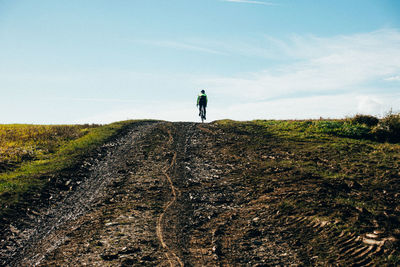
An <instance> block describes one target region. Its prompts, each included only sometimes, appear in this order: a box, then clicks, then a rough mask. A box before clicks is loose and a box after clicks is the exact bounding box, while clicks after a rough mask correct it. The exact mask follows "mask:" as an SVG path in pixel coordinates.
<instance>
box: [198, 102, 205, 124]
mask: <svg viewBox="0 0 400 267" xmlns="http://www.w3.org/2000/svg"><path fill="white" fill-rule="evenodd" d="M199 116H200V118H201V123H204V121H205V120H206V107H205V106H200V114H199Z"/></svg>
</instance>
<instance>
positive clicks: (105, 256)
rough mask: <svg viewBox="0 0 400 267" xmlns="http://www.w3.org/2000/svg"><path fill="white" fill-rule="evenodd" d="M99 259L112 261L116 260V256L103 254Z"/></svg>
mask: <svg viewBox="0 0 400 267" xmlns="http://www.w3.org/2000/svg"><path fill="white" fill-rule="evenodd" d="M100 257H101V258H102V259H103V260H105V261H112V260H116V259H118V254H103V255H100Z"/></svg>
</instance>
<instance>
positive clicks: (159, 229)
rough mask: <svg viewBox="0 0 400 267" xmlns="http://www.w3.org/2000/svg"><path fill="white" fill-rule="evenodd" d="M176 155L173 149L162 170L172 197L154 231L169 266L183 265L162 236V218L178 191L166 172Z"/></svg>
mask: <svg viewBox="0 0 400 267" xmlns="http://www.w3.org/2000/svg"><path fill="white" fill-rule="evenodd" d="M167 132H168V135H169V140H168V144H172V142H173V140H174V139H173V137H172V134H171V131H169V130H167ZM176 157H177V152H176V151H175V152H174V156H173V158H172V160H171V163H170V165H169V166H168V167H166V168H165V169H163V170H162V172H163V174H164V176H165V177H166V178H167V180H168V183H169V185H170V187H171V194H172V199H171V200H170V201H169V202H168V203H167V205H166V206H165V208H164V210H163V212H162V213H161V215H160V217H159V218H158V220H157V227H156V232H157V237H158V239H159V241H160V243H161V246H162V247H163V248H164V249H165V250H167V252H165V256H166V257H167V259H168V262H169V264H170V266H177V264H176V263H178V264H179V266H181V267H183V266H184V264H183V262H182V261H181V259H180V258H179V257H178V256H177V255H176V253H175V252H173V251H172V249H171V248H170V247H168V245H167V244H166V243H165V241H164V237H163V227H162V224H163V219H164V215H165V213H166V212H167V211H168V209H169V208H170V207H171V206H172V205H173V204H174V203H175V202H176V196H177V191H178V189H177V188H176V187H175V186H174V184H173V182H172V179H171V177H170V176H169V174H168V171H169V170H170V169H172V168H173V166H174V165H175V163H176Z"/></svg>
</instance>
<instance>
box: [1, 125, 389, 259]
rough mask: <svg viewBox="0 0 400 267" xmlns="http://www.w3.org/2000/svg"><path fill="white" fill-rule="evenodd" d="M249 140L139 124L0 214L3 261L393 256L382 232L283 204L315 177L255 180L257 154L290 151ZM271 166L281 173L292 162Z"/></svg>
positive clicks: (199, 128)
mask: <svg viewBox="0 0 400 267" xmlns="http://www.w3.org/2000/svg"><path fill="white" fill-rule="evenodd" d="M249 138H250V137H249V136H246V135H245V134H241V133H230V132H226V131H224V130H223V129H222V128H220V127H217V126H216V125H214V124H194V123H167V122H153V123H150V122H149V123H136V124H133V125H132V127H131V128H130V130H129V131H128V132H127V133H125V134H124V135H121V136H119V137H118V138H116V140H114V141H112V142H109V143H108V144H106V145H104V146H103V147H101V148H100V149H99V151H98V152H97V154H96V155H91V156H90V157H88V158H87V159H86V160H85V161H84V162H82V164H81V166H79V167H77V168H76V169H74V170H66V171H65V173H62V174H60V176H59V177H56V178H54V177H53V178H51V179H52V181H53V180H54V182H53V183H51V185H52V187H51V188H50V187H49V188H48V192H44V193H43V194H42V195H40V196H37V197H36V200H34V201H33V202H32V203H35V205H36V208H35V209H33V208H32V207H33V205H26V206H24V207H21V208H20V209H19V210H18V211H16V212H15V213H14V215H13V216H10V218H8V219H7V220H3V221H2V224H1V225H2V235H1V244H0V264H1V265H4V266H35V265H37V266H74V265H75V266H82V265H88V266H155V265H157V266H271V265H272V266H275V265H282V266H288V265H294V266H298V265H317V264H323V265H326V264H339V265H368V264H372V263H373V257H374V256H377V255H381V254H382V253H390V252H391V250H390V248H389V249H387V248H385V247H384V244H387V243H385V240H384V239H383V237H381V236H380V233H379V232H376V233H375V234H374V235H373V234H372V233H371V235H369V236H358V235H356V234H355V233H352V232H347V231H346V232H341V231H340V230H337V229H336V228H337V227H336V228H335V227H334V226H335V225H334V223H333V222H329V221H323V220H318V219H315V217H312V216H311V215H310V214H307V213H304V214H298V213H296V212H293V211H292V212H282V211H285V209H284V207H282V203H283V200H285V199H286V198H288V197H290V196H292V195H294V194H296V195H297V196H298V197H299V198H302V199H304V200H308V199H310V197H311V196H310V193H311V192H313V191H315V189H316V186H317V185H318V181H317V180H316V179H313V177H309V178H308V179H304V180H302V181H300V182H299V179H298V177H296V175H293V177H294V178H293V179H290V178H288V179H275V180H270V181H268V182H265V181H258V180H257V179H255V177H257V175H258V174H260V173H262V172H265V171H266V170H262V169H260V168H259V167H258V166H255V165H254V164H253V158H255V157H257V158H263V159H268V157H279V156H285V155H286V154H285V152H284V151H283V150H282V149H280V148H279V144H278V142H277V140H275V139H274V138H273V137H270V145H269V147H265V148H263V150H260V151H250V150H246V149H245V148H242V149H241V148H240V145H241V144H242V145H243V144H244V143H246V142H250V139H249ZM268 171H271V170H268ZM272 171H273V172H274V173H275V174H276V177H277V178H279V173H280V172H283V171H288V170H272ZM289 171H291V170H289ZM322 193H323V192H320V194H322ZM314 197H315V196H314ZM316 199H318V201H320V203H321V205H324V203H323V199H322V198H320V199H319V198H318V197H316ZM349 212H352V211H349ZM317 237H318V238H317ZM315 240H319V242H320V245H318V246H315V244H314V243H313V242H316V241H315ZM366 240H369V241H366ZM368 242H370V243H369V244H368ZM316 247H319V248H320V249H319V250H316ZM385 249H386V250H385ZM326 254H331V256H330V257H326ZM327 258H329V259H330V260H331V261H330V262H327V261H326V259H327Z"/></svg>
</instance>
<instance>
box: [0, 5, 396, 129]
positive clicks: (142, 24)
mask: <svg viewBox="0 0 400 267" xmlns="http://www.w3.org/2000/svg"><path fill="white" fill-rule="evenodd" d="M201 89H205V90H206V92H207V93H208V96H209V108H208V119H209V120H215V119H222V118H231V119H238V120H251V119H260V118H262V119H304V118H319V117H330V118H342V117H345V116H351V115H354V114H356V113H365V114H373V115H378V116H381V115H383V114H384V113H385V112H387V111H388V110H389V109H390V108H393V110H395V111H397V110H399V109H400V1H397V0H391V1H390V0H343V1H342V0H335V1H328V0H326V1H316V0H270V1H267V0H265V1H264V0H257V1H256V0H254V1H253V0H113V1H110V0H107V1H106V0H85V1H81V0H58V1H54V0H41V1H30V0H0V92H1V96H2V105H1V106H0V123H52V124H53V123H86V122H88V123H108V122H113V121H118V120H124V119H135V118H154V119H165V120H171V121H196V120H198V118H197V116H196V115H197V114H196V107H195V100H196V96H197V94H198V92H199V91H200V90H201Z"/></svg>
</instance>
